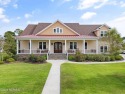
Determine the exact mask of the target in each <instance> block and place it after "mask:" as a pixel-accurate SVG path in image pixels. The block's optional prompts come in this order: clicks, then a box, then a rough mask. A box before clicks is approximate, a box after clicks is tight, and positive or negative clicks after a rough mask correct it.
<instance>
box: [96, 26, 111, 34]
mask: <svg viewBox="0 0 125 94" xmlns="http://www.w3.org/2000/svg"><path fill="white" fill-rule="evenodd" d="M101 30H106V31H109V28H108V27H106V26H102V27H101V28H100V29H99V30H97V31H96V32H95V34H96V35H97V36H100V32H101Z"/></svg>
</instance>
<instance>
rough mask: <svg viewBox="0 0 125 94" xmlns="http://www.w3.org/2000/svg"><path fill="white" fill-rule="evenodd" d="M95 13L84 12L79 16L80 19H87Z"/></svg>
mask: <svg viewBox="0 0 125 94" xmlns="http://www.w3.org/2000/svg"><path fill="white" fill-rule="evenodd" d="M95 15H97V14H96V13H95V12H86V13H84V14H83V15H82V16H81V19H84V20H88V19H91V18H92V17H93V16H95Z"/></svg>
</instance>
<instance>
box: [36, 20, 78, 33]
mask: <svg viewBox="0 0 125 94" xmlns="http://www.w3.org/2000/svg"><path fill="white" fill-rule="evenodd" d="M57 22H59V23H60V24H62V25H63V26H65V27H67V28H68V29H70V30H71V31H72V32H74V33H75V34H77V35H80V34H79V33H77V32H76V31H74V30H73V29H72V28H70V27H68V26H67V25H66V24H64V23H62V22H61V21H59V20H57V21H56V22H54V23H52V24H50V25H49V26H47V27H45V28H44V29H43V30H41V31H39V32H38V33H37V34H36V35H38V34H40V33H41V32H43V31H44V30H46V29H48V28H49V27H51V26H52V25H54V24H55V23H57Z"/></svg>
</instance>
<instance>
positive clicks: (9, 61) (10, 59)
mask: <svg viewBox="0 0 125 94" xmlns="http://www.w3.org/2000/svg"><path fill="white" fill-rule="evenodd" d="M6 61H7V63H11V62H14V61H15V60H14V59H13V58H8V59H7V60H6Z"/></svg>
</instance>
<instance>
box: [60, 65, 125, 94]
mask: <svg viewBox="0 0 125 94" xmlns="http://www.w3.org/2000/svg"><path fill="white" fill-rule="evenodd" d="M61 94H125V63H119V64H91V65H83V64H68V63H66V64H63V65H62V66H61Z"/></svg>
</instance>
